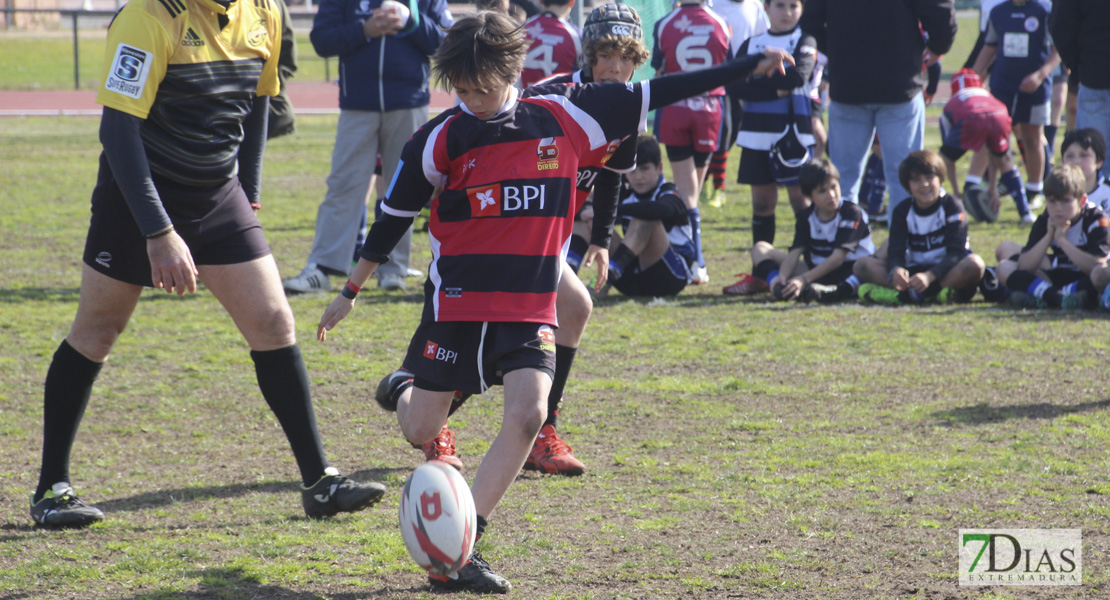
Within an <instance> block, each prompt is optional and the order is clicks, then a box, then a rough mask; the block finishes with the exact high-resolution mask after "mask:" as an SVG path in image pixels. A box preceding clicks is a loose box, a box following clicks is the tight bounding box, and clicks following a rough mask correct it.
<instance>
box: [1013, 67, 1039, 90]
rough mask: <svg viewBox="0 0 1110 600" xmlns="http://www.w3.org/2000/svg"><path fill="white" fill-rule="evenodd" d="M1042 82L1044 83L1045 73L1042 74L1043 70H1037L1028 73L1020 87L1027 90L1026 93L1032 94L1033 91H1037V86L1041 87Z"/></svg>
mask: <svg viewBox="0 0 1110 600" xmlns="http://www.w3.org/2000/svg"><path fill="white" fill-rule="evenodd" d="M1042 83H1044V75H1042V74H1041V72H1040V71H1039V70H1037V71H1033V72H1032V73H1030V74H1028V75H1026V76H1025V79H1022V80H1021V86H1020V87H1019V88H1018V89H1020V90H1021V91H1023V92H1025V93H1026V94H1032V93H1033V92H1035V91H1037V88H1039V87H1041V84H1042Z"/></svg>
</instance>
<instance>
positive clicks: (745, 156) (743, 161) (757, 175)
mask: <svg viewBox="0 0 1110 600" xmlns="http://www.w3.org/2000/svg"><path fill="white" fill-rule="evenodd" d="M736 183H745V184H747V185H768V184H771V183H778V182H777V181H775V175H774V174H773V173H771V151H770V150H753V149H751V148H744V149H743V151H742V152H741V153H740V170H739V171H738V172H737V174H736Z"/></svg>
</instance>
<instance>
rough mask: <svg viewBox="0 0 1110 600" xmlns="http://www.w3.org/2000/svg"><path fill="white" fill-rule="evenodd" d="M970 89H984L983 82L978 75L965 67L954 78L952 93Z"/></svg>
mask: <svg viewBox="0 0 1110 600" xmlns="http://www.w3.org/2000/svg"><path fill="white" fill-rule="evenodd" d="M969 87H983V80H982V79H979V74H978V73H976V72H975V71H973V70H972V69H968V68H966V67H965V68H963V69H960V71H959V72H958V73H956V74H955V75H953V76H952V93H953V94H955V93H956V92H958V91H960V90H966V89H967V88H969Z"/></svg>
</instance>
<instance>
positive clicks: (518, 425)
mask: <svg viewBox="0 0 1110 600" xmlns="http://www.w3.org/2000/svg"><path fill="white" fill-rule="evenodd" d="M546 419H547V410H546V407H545V406H543V403H540V402H527V403H525V402H521V403H517V404H516V405H514V406H512V407H510V408H509V410H508V411H506V413H505V421H504V423H502V424H501V427H502V428H506V427H510V428H512V429H513V430H515V431H519V432H521V434H523V435H524V437H530V438H534V437H536V434H537V433H539V432H540V427H543V422H544V420H546ZM437 433H438V432H437Z"/></svg>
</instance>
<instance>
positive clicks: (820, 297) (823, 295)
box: [798, 283, 844, 304]
mask: <svg viewBox="0 0 1110 600" xmlns="http://www.w3.org/2000/svg"><path fill="white" fill-rule="evenodd" d="M843 297H844V295H843V294H841V293H840V286H836V285H824V284H821V283H807V284H806V286H805V287H804V288H802V293H801V295H800V296H799V297H798V299H799V300H801V301H802V302H806V303H809V302H818V303H820V304H832V303H834V302H839V301H840V300H842V299H843Z"/></svg>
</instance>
